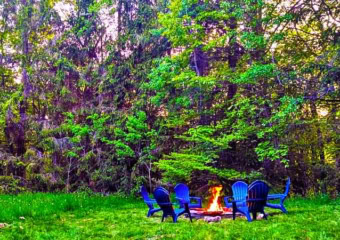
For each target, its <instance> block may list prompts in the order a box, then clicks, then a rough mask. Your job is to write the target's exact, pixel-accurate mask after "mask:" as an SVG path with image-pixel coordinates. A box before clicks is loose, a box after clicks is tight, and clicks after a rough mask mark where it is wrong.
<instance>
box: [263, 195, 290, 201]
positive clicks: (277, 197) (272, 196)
mask: <svg viewBox="0 0 340 240" xmlns="http://www.w3.org/2000/svg"><path fill="white" fill-rule="evenodd" d="M284 197H286V196H285V195H284V194H269V195H268V197H267V200H274V199H281V198H284Z"/></svg>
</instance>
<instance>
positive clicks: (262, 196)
mask: <svg viewBox="0 0 340 240" xmlns="http://www.w3.org/2000/svg"><path fill="white" fill-rule="evenodd" d="M268 192H269V187H268V185H267V184H266V183H265V182H262V181H256V182H254V183H253V184H251V185H250V187H249V189H248V199H249V200H251V199H252V200H255V201H249V202H248V209H249V212H261V211H263V209H264V206H265V205H266V202H267V196H268Z"/></svg>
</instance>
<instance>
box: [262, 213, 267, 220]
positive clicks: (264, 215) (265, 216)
mask: <svg viewBox="0 0 340 240" xmlns="http://www.w3.org/2000/svg"><path fill="white" fill-rule="evenodd" d="M262 214H263V218H264V219H266V220H267V214H266V213H265V212H264V211H263V212H262Z"/></svg>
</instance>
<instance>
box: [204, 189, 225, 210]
mask: <svg viewBox="0 0 340 240" xmlns="http://www.w3.org/2000/svg"><path fill="white" fill-rule="evenodd" d="M221 190H222V186H216V187H213V188H212V189H211V192H212V196H211V198H210V200H209V205H208V208H207V211H208V212H217V211H223V207H222V205H221V203H220V199H219V196H220V193H221Z"/></svg>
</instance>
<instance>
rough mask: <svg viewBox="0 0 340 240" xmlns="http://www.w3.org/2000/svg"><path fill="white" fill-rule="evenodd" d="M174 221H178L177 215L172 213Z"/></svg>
mask: <svg viewBox="0 0 340 240" xmlns="http://www.w3.org/2000/svg"><path fill="white" fill-rule="evenodd" d="M172 221H173V222H174V223H176V222H177V215H172Z"/></svg>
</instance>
